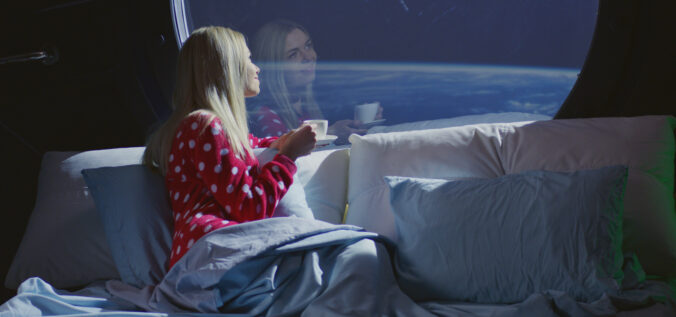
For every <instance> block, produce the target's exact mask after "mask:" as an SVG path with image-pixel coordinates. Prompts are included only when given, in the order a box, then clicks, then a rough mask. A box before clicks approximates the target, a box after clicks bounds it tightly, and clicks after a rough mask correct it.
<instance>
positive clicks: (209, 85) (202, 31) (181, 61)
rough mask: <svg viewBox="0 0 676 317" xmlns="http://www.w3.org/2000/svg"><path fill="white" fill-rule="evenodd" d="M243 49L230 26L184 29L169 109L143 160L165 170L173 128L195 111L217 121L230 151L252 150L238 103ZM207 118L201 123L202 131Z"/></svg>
mask: <svg viewBox="0 0 676 317" xmlns="http://www.w3.org/2000/svg"><path fill="white" fill-rule="evenodd" d="M247 53H248V49H247V47H246V41H245V39H244V36H243V35H242V34H241V33H239V32H237V31H234V30H232V29H229V28H224V27H220V26H209V27H202V28H199V29H197V30H195V31H193V32H192V33H191V34H190V37H189V38H188V39H187V40H186V41H185V43H184V44H183V47H182V48H181V51H180V53H179V55H178V65H177V71H176V86H175V88H174V94H173V96H172V107H173V112H172V114H171V116H170V117H169V118H168V119H167V121H166V122H165V123H164V124H162V125H161V126H160V127H159V128H158V129H157V131H155V132H154V133H153V134H152V135H151V137H150V139H149V140H148V143H147V144H146V149H145V152H144V153H143V164H146V165H148V166H150V167H153V168H157V169H159V172H160V173H162V174H163V175H166V172H167V166H168V160H169V152H170V151H171V146H172V142H173V139H174V135H175V134H176V129H177V128H178V125H179V124H180V123H181V121H182V120H183V119H184V118H185V117H186V116H188V115H190V114H192V113H193V112H196V111H204V112H207V113H210V114H212V115H215V116H216V117H217V118H219V119H220V120H221V122H222V124H223V130H224V132H225V134H226V136H227V138H228V141H229V143H230V146H232V150H233V151H234V153H236V154H240V155H241V156H242V157H246V156H247V155H252V150H251V146H250V144H249V140H248V136H249V126H248V125H247V114H246V105H245V102H244V97H245V96H244V91H245V85H246V78H247V77H246V61H247V60H248V58H249V57H248V56H247ZM211 120H213V117H212V118H211ZM211 120H208V121H207V122H206V124H205V125H204V126H203V127H202V129H201V131H202V132H204V130H205V129H206V127H207V126H208V125H209V123H210V121H211Z"/></svg>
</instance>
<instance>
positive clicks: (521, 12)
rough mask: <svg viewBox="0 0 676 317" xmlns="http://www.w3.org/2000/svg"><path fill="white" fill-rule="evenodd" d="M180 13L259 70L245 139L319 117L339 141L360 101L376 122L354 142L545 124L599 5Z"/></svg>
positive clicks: (345, 6) (235, 1)
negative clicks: (478, 126) (227, 40)
mask: <svg viewBox="0 0 676 317" xmlns="http://www.w3.org/2000/svg"><path fill="white" fill-rule="evenodd" d="M185 6H186V12H187V18H188V23H189V25H188V28H189V29H190V30H191V31H192V30H194V29H196V28H198V27H201V26H206V25H222V26H228V27H231V28H234V29H236V30H239V31H240V32H242V33H244V34H245V36H246V37H247V39H248V43H249V47H250V48H251V51H252V54H253V56H254V63H256V64H257V65H259V66H260V67H261V69H262V70H261V74H260V76H259V77H260V78H261V95H260V96H259V97H255V98H250V99H248V100H247V107H248V108H249V111H250V121H251V127H252V132H253V133H254V134H257V135H258V136H265V135H268V134H273V135H274V134H276V133H277V131H280V130H283V129H287V128H295V127H296V126H297V125H298V124H299V123H300V120H302V119H315V118H326V119H328V120H329V124H330V125H331V128H330V132H332V131H333V133H339V132H340V131H342V130H340V131H339V130H336V129H338V128H340V126H341V124H344V123H345V122H348V121H341V120H353V119H355V106H357V105H360V104H364V103H379V105H380V106H381V107H382V114H381V115H380V114H378V115H377V116H376V117H374V116H373V113H372V111H371V113H368V112H369V111H365V112H366V113H362V112H360V114H364V116H363V117H362V118H361V119H362V120H361V121H360V122H353V121H349V123H348V126H351V127H352V128H356V129H357V130H358V131H359V133H365V132H366V129H370V130H368V132H369V133H370V132H382V131H391V130H405V129H417V128H421V127H441V126H449V125H457V124H461V123H476V122H495V121H518V120H538V119H545V118H550V117H552V116H553V115H554V114H555V113H556V111H557V110H558V109H559V107H560V106H561V104H562V102H563V101H564V100H565V98H566V96H567V95H568V93H569V91H570V89H571V88H572V86H573V84H574V83H575V80H576V78H577V74H578V72H579V70H580V68H581V67H582V64H583V62H584V60H585V56H586V54H587V50H588V48H589V44H590V41H591V38H592V34H593V31H594V25H595V22H596V11H597V7H598V2H597V1H588V0H570V1H561V2H557V1H521V0H518V1H517V0H485V1H451V0H416V1H410V0H408V1H406V0H370V1H369V0H343V1H319V0H305V1H280V0H259V1H252V0H231V1H224V0H194V1H190V0H186V1H185ZM279 19H283V20H284V21H285V22H279ZM275 21H276V22H275ZM271 23H272V24H271ZM275 23H276V24H275ZM266 24H267V27H266V28H264V26H265V25H266ZM294 30H295V31H294ZM290 49H295V50H293V51H290ZM273 56H277V57H276V58H277V59H275V58H273ZM315 107H316V108H315ZM271 110H272V111H275V112H276V114H277V117H274V116H273V117H271V116H270V114H271V113H270V112H269V111H271ZM271 118H275V120H278V119H281V120H278V121H279V122H280V124H277V122H276V121H272V120H271ZM432 120H434V121H432ZM367 121H368V122H367ZM284 123H286V124H284ZM365 123H366V124H365ZM268 125H269V126H268ZM272 125H276V126H274V127H270V126H272ZM266 126H267V128H266V129H263V128H265V127H266ZM336 131H338V132H336Z"/></svg>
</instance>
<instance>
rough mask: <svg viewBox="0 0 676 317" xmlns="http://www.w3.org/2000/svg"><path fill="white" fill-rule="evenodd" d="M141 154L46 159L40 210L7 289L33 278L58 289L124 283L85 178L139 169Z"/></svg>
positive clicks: (125, 152)
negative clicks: (94, 171)
mask: <svg viewBox="0 0 676 317" xmlns="http://www.w3.org/2000/svg"><path fill="white" fill-rule="evenodd" d="M142 153H143V148H142V147H134V148H120V149H113V150H99V151H87V152H82V153H77V152H48V153H45V155H44V156H43V158H42V165H41V169H40V176H39V180H38V191H37V197H36V200H35V208H34V209H33V212H32V214H31V216H30V220H29V221H28V226H27V227H26V232H25V233H24V236H23V238H22V240H21V244H20V245H19V249H18V250H17V252H16V255H15V257H14V260H13V262H12V265H11V266H10V269H9V272H8V273H7V277H6V279H5V286H6V287H8V288H11V289H16V288H17V287H18V286H19V284H20V283H21V282H23V281H24V280H25V279H27V278H29V277H32V276H39V277H41V278H42V279H44V280H45V281H47V282H49V283H50V284H51V285H52V286H54V287H57V288H68V287H77V286H82V285H85V284H88V283H91V282H92V281H95V280H98V279H113V278H119V274H118V272H117V269H116V268H115V264H114V262H113V259H112V257H111V253H110V249H109V247H108V243H107V242H106V238H105V236H104V234H103V225H102V224H101V221H100V220H99V216H98V214H97V213H96V207H95V206H94V201H93V199H92V198H91V196H90V195H89V191H88V189H87V186H86V184H85V182H84V180H83V179H82V175H81V174H80V172H81V171H82V170H83V169H87V168H96V167H102V166H120V165H129V164H138V163H139V162H140V158H141V154H142Z"/></svg>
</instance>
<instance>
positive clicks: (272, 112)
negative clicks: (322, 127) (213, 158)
mask: <svg viewBox="0 0 676 317" xmlns="http://www.w3.org/2000/svg"><path fill="white" fill-rule="evenodd" d="M253 53H254V60H256V62H262V63H263V64H262V65H263V68H264V69H265V71H264V72H263V83H264V89H263V94H262V96H263V98H262V99H263V100H264V102H266V103H267V104H265V105H263V106H261V107H259V108H258V109H256V111H255V112H254V113H253V114H252V119H253V122H252V123H253V130H254V134H256V135H259V136H271V135H272V136H274V135H282V134H283V133H285V132H286V131H288V130H289V129H291V128H293V127H297V126H298V125H299V124H300V123H301V122H302V121H303V120H307V119H323V118H324V115H323V114H322V111H321V110H320V109H319V106H318V105H317V102H316V101H315V99H314V96H313V92H312V83H313V82H314V80H315V67H316V63H317V53H316V52H315V50H314V46H313V43H312V39H311V38H310V35H309V33H308V31H307V30H306V29H305V28H303V27H302V26H301V25H299V24H297V23H294V22H291V21H287V20H275V21H272V22H269V23H267V24H265V25H263V27H261V28H260V29H259V30H258V32H256V34H255V36H254V42H253ZM352 133H358V134H364V133H366V129H364V128H363V127H362V126H361V124H360V123H359V122H358V121H355V120H340V121H337V122H335V123H333V124H332V125H330V126H329V128H328V134H334V135H337V136H338V140H337V141H336V142H338V143H344V142H346V141H347V137H348V136H349V135H350V134H352Z"/></svg>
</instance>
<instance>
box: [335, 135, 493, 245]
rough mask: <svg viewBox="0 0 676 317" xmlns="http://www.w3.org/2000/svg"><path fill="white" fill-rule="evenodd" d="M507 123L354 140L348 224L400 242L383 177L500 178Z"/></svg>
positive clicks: (373, 136)
mask: <svg viewBox="0 0 676 317" xmlns="http://www.w3.org/2000/svg"><path fill="white" fill-rule="evenodd" d="M503 127H505V125H500V124H495V125H490V124H480V125H468V126H461V127H453V128H445V129H435V130H420V131H411V132H393V133H384V134H370V135H365V136H359V135H356V134H353V135H352V136H350V142H351V143H352V149H351V151H350V172H349V179H348V180H349V185H348V205H349V207H348V212H347V217H346V220H345V222H346V223H347V224H352V225H357V226H360V227H363V228H365V229H366V230H369V231H374V232H377V233H380V234H382V235H385V236H387V237H389V238H396V231H395V227H394V216H393V214H392V209H391V207H390V198H389V187H388V186H387V184H386V183H385V181H384V179H383V177H384V176H406V177H420V178H446V179H449V178H476V177H498V176H500V175H502V174H503V172H502V167H501V166H500V159H499V157H498V153H499V149H500V135H499V130H500V129H501V128H503Z"/></svg>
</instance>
